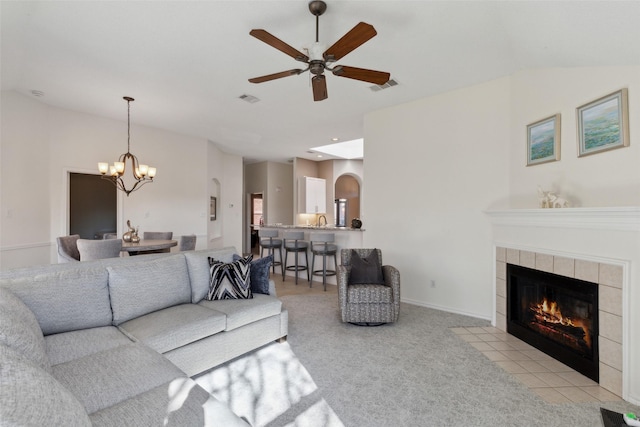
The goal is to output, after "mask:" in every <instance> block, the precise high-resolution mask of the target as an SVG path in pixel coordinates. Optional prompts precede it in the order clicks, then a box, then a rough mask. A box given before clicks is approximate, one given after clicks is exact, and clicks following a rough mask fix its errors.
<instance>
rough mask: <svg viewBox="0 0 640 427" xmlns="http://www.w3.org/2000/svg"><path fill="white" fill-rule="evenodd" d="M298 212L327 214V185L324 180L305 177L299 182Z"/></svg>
mask: <svg viewBox="0 0 640 427" xmlns="http://www.w3.org/2000/svg"><path fill="white" fill-rule="evenodd" d="M298 212H299V213H311V214H317V213H327V183H326V181H325V180H324V179H322V178H314V177H310V176H303V177H302V178H300V181H299V182H298Z"/></svg>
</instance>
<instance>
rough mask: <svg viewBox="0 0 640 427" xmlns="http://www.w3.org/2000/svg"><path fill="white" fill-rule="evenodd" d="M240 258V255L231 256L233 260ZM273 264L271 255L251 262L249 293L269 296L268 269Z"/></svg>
mask: <svg viewBox="0 0 640 427" xmlns="http://www.w3.org/2000/svg"><path fill="white" fill-rule="evenodd" d="M240 258H242V257H241V256H240V255H237V254H235V255H233V260H234V261H237V260H239V259H240ZM272 263H273V255H268V256H265V257H262V258H258V259H256V260H253V261H251V271H250V275H251V292H253V293H255V294H265V295H269V269H270V268H271V264H272Z"/></svg>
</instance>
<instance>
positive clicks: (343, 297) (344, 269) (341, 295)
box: [336, 265, 351, 312]
mask: <svg viewBox="0 0 640 427" xmlns="http://www.w3.org/2000/svg"><path fill="white" fill-rule="evenodd" d="M350 274H351V266H350V265H339V266H338V271H337V277H336V281H337V283H338V301H339V302H340V308H341V309H342V310H341V311H342V312H344V311H345V310H344V309H346V307H347V286H348V284H349V275H350Z"/></svg>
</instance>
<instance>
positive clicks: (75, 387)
mask: <svg viewBox="0 0 640 427" xmlns="http://www.w3.org/2000/svg"><path fill="white" fill-rule="evenodd" d="M52 371H53V375H54V376H55V377H56V379H58V381H60V383H62V385H64V386H65V387H66V388H67V389H68V390H69V391H71V392H72V393H73V395H74V396H76V398H77V399H78V400H80V402H81V403H82V404H83V405H84V407H85V409H86V411H87V412H88V413H89V414H91V413H93V412H96V411H99V410H100V409H104V408H108V407H109V406H112V405H115V404H117V403H120V402H123V401H124V400H126V399H129V398H131V397H133V396H137V395H138V394H140V393H144V392H146V391H148V390H151V389H152V388H155V387H158V386H159V385H162V384H165V383H166V382H169V381H171V380H174V379H176V378H179V377H183V376H184V373H183V372H182V371H180V370H179V369H178V368H177V367H176V366H175V365H173V364H172V363H171V362H169V361H168V360H167V359H165V358H164V357H163V356H162V355H160V354H158V353H156V352H155V351H153V350H151V349H150V348H148V347H146V346H145V345H143V344H140V343H131V344H125V345H121V346H118V347H115V348H111V349H109V350H104V351H101V352H98V353H94V354H91V355H89V356H85V357H82V358H80V359H75V360H72V361H69V362H66V363H61V364H59V365H55V366H53V367H52Z"/></svg>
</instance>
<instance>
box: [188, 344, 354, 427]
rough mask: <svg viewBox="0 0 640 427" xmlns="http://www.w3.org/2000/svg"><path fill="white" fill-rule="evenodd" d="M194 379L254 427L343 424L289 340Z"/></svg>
mask: <svg viewBox="0 0 640 427" xmlns="http://www.w3.org/2000/svg"><path fill="white" fill-rule="evenodd" d="M195 380H196V382H197V383H198V384H199V385H200V386H201V387H202V388H204V389H205V390H207V391H208V392H210V393H211V394H212V395H213V396H214V397H216V398H217V399H219V400H221V401H222V402H226V403H227V404H228V405H229V406H230V407H231V410H232V411H233V412H235V413H236V414H237V415H239V416H241V417H244V418H246V419H247V421H249V422H250V423H251V425H252V426H256V427H257V426H305V427H307V426H308V427H316V426H331V427H333V426H335V427H340V426H343V424H342V422H341V421H340V419H339V418H338V416H337V415H336V414H335V412H334V411H333V409H331V407H330V406H329V405H328V404H327V402H326V401H325V400H324V398H322V396H321V395H320V393H319V391H318V387H317V385H316V384H315V382H314V381H313V379H312V378H311V375H309V372H307V370H306V369H305V367H304V366H302V364H301V363H300V361H299V360H298V358H297V357H296V356H295V354H293V351H292V350H291V347H290V346H289V344H288V343H283V344H277V343H274V344H270V345H268V346H266V347H264V348H262V349H260V350H258V351H256V352H253V353H251V354H248V355H246V356H244V357H241V358H239V359H236V360H234V361H232V362H230V363H227V364H224V365H222V366H220V367H219V368H216V369H214V370H212V371H210V372H207V373H206V374H203V375H201V376H199V377H197V378H195Z"/></svg>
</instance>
